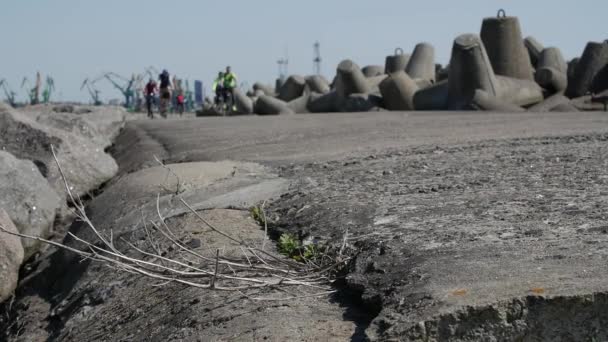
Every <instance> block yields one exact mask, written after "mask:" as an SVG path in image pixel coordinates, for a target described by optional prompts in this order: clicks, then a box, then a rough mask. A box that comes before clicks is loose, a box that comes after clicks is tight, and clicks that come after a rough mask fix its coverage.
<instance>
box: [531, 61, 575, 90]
mask: <svg viewBox="0 0 608 342" xmlns="http://www.w3.org/2000/svg"><path fill="white" fill-rule="evenodd" d="M534 79H535V80H536V83H538V84H539V85H540V86H541V87H543V88H545V89H547V90H549V91H550V92H551V93H563V92H564V91H566V88H567V87H568V76H567V75H566V73H564V72H561V71H559V70H557V69H556V68H553V67H544V68H539V69H537V70H536V73H535V74H534Z"/></svg>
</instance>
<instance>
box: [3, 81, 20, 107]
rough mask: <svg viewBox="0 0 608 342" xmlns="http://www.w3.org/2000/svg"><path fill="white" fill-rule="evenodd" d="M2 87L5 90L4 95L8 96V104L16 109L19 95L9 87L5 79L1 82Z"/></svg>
mask: <svg viewBox="0 0 608 342" xmlns="http://www.w3.org/2000/svg"><path fill="white" fill-rule="evenodd" d="M0 87H2V90H4V95H5V96H6V101H7V102H8V104H10V105H11V107H16V106H17V101H16V97H17V93H16V92H14V91H13V90H12V89H11V88H10V87H9V86H8V83H7V82H6V80H4V79H2V80H0Z"/></svg>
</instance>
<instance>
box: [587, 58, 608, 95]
mask: <svg viewBox="0 0 608 342" xmlns="http://www.w3.org/2000/svg"><path fill="white" fill-rule="evenodd" d="M606 89H608V63H607V64H606V65H604V67H603V68H602V69H601V70H600V71H598V73H597V74H596V75H595V77H594V78H593V82H592V83H591V89H590V90H591V92H592V93H593V94H597V93H600V92H602V91H604V90H606Z"/></svg>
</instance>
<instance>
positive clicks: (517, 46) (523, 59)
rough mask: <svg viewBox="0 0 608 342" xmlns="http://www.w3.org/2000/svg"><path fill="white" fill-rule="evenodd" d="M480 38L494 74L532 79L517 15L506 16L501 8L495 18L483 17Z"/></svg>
mask: <svg viewBox="0 0 608 342" xmlns="http://www.w3.org/2000/svg"><path fill="white" fill-rule="evenodd" d="M481 40H482V41H483V44H484V45H485V48H486V50H487V53H488V57H489V58H490V62H491V63H492V67H493V69H494V72H495V73H496V75H501V76H507V77H513V78H518V79H523V80H531V81H533V80H534V75H533V70H532V63H531V61H530V56H529V54H528V50H527V49H526V47H525V45H524V39H523V37H522V34H521V27H520V25H519V19H517V17H507V16H506V15H505V13H504V11H503V10H501V11H499V12H498V16H497V17H496V18H485V19H484V20H483V23H482V25H481Z"/></svg>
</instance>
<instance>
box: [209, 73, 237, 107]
mask: <svg viewBox="0 0 608 342" xmlns="http://www.w3.org/2000/svg"><path fill="white" fill-rule="evenodd" d="M236 85H237V79H236V75H235V74H234V73H233V72H232V70H231V69H230V66H227V67H226V71H225V72H222V71H220V72H219V73H218V75H217V78H216V79H215V80H214V81H213V87H212V90H213V92H214V93H215V99H214V103H215V105H216V107H221V108H219V109H222V110H227V109H234V108H233V107H234V88H236Z"/></svg>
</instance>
